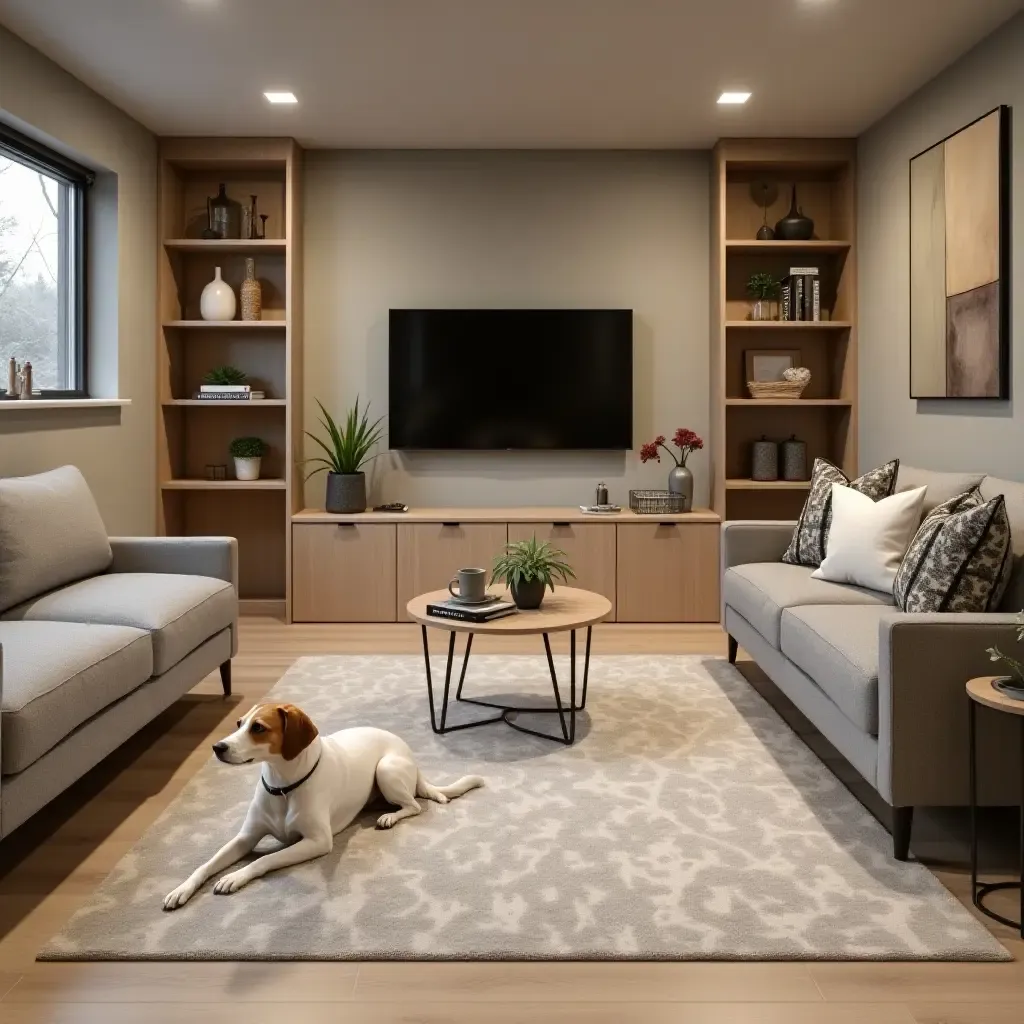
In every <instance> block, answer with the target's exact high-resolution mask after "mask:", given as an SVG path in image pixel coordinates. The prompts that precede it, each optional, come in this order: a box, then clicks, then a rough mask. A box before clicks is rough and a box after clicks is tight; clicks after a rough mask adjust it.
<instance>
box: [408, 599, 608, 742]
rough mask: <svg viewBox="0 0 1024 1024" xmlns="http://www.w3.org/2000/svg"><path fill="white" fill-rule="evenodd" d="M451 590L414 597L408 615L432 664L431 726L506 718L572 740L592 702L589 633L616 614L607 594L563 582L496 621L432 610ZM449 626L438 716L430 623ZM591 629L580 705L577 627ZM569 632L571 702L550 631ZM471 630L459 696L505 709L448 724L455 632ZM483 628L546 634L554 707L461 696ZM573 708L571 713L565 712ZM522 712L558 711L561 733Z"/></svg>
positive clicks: (439, 728)
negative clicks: (561, 683)
mask: <svg viewBox="0 0 1024 1024" xmlns="http://www.w3.org/2000/svg"><path fill="white" fill-rule="evenodd" d="M450 597H451V595H450V594H449V593H448V591H447V590H435V591H432V592H431V593H429V594H420V596H419V597H414V598H413V599H412V600H411V601H410V602H409V603H408V604H407V605H406V608H405V610H406V612H407V613H408V614H409V617H410V618H412V619H415V620H416V622H418V623H419V624H420V631H421V632H422V634H423V660H424V662H425V664H426V668H427V698H428V700H429V701H430V726H431V728H432V729H433V730H434V732H436V733H439V734H444V733H446V732H455V731H456V730H457V729H474V728H476V727H477V726H480V725H491V724H492V723H494V722H504V723H505V724H506V725H509V726H511V727H512V728H513V729H518V730H519V732H527V733H530V734H531V735H532V736H542V737H543V738H544V739H547V740H555V741H556V742H561V743H565V744H566V745H568V744H571V743H572V742H573V741H574V740H575V738H576V712H577V711H582V710H583V709H584V708H585V707H586V706H587V678H588V676H589V673H590V635H591V630H592V628H593V625H594V623H595V622H600V621H601V620H602V619H604V618H607V616H608V615H609V614H610V613H611V610H612V605H611V602H610V601H609V600H608V598H606V597H602V596H601V595H600V594H593V593H591V592H590V591H589V590H576V589H574V588H573V587H558V588H557V589H556V590H555V592H554V593H551V592H550V591H549V592H548V593H547V594H546V595H545V596H544V602H543V604H542V605H541V606H540V608H537V609H535V610H532V611H519V612H516V614H515V615H507V616H505V617H504V618H501V619H495V620H494V621H493V622H459V621H457V620H455V619H442V618H438V617H437V616H434V615H428V614H427V605H428V604H434V603H438V602H441V601H447V600H448V599H449V598H450ZM428 626H431V627H433V628H434V629H445V630H447V631H448V633H449V637H448V664H447V667H446V669H445V674H444V697H443V699H442V701H441V716H440V720H438V717H437V714H436V711H435V707H434V683H433V679H432V678H431V674H430V647H429V645H428V642H427V627H428ZM584 628H585V629H586V631H587V640H586V653H585V654H584V659H583V685H582V692H581V698H580V703H579V704H578V705H577V704H576V630H577V629H584ZM566 632H568V633H569V704H568V707H566V706H564V705H563V704H562V697H561V694H560V692H559V689H558V677H557V676H556V675H555V662H554V660H553V659H552V657H551V641H550V639H549V635H550V634H551V633H566ZM456 633H466V634H468V636H467V637H466V652H465V654H464V655H463V657H462V671H461V672H460V674H459V685H458V689H457V690H456V691H455V699H456V700H457V701H462V702H463V703H466V704H478V705H479V706H480V707H485V708H496V709H497V710H499V711H500V712H501V714H500V715H494V716H492V717H491V718H484V719H481V720H479V721H475V722H461V723H459V724H458V725H448V724H447V718H448V694H449V692H450V689H451V681H452V663H453V661H454V658H455V634H456ZM478 633H490V634H494V635H498V636H535V635H537V634H538V633H539V634H540V635H541V636H542V637H543V638H544V653H545V654H546V655H547V658H548V671H549V672H550V673H551V687H552V689H553V690H554V694H555V706H554V707H553V708H532V707H523V706H521V705H512V704H498V703H495V702H494V701H486V700H477V699H475V698H472V697H463V696H462V687H463V686H464V685H465V682H466V667H467V665H468V664H469V654H470V651H471V650H472V648H473V637H474V636H476V634H478ZM566 712H568V716H567V715H566ZM520 714H531V715H535V714H552V715H554V714H557V715H558V721H559V725H560V726H561V733H562V734H561V736H558V735H552V734H551V733H546V732H540V731H539V730H537V729H529V728H527V727H526V726H525V725H520V724H519V723H518V722H517V721H515V718H516V717H517V716H518V715H520Z"/></svg>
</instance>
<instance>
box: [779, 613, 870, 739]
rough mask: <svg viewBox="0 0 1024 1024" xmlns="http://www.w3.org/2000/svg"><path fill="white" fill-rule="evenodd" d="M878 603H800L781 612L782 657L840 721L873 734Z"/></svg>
mask: <svg viewBox="0 0 1024 1024" xmlns="http://www.w3.org/2000/svg"><path fill="white" fill-rule="evenodd" d="M886 614H887V609H886V608H884V607H883V606H881V605H861V606H859V607H854V608H842V607H839V606H838V605H829V606H822V605H805V606H803V607H800V608H787V609H786V611H785V612H783V614H782V628H781V636H782V653H783V654H784V655H785V656H786V657H787V658H789V660H790V661H791V662H793V664H794V665H796V666H797V668H799V669H801V670H802V671H803V672H805V673H806V674H807V675H809V676H810V677H811V679H813V680H814V682H815V684H816V685H817V687H818V689H820V690H822V691H824V692H825V694H827V695H828V697H829V698H830V699H831V700H832V702H833V703H834V704H835V705H836V706H837V707H838V708H839V710H840V711H842V713H843V714H844V715H846V717H847V718H848V719H849V720H850V721H851V722H853V724H854V725H856V726H857V728H858V729H863V730H864V732H866V733H868V734H870V735H871V736H877V735H878V624H879V621H880V620H881V618H882V616H883V615H886Z"/></svg>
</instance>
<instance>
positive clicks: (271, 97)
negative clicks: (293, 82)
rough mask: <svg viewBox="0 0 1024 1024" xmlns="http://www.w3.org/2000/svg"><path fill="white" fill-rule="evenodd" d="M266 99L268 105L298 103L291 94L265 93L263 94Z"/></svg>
mask: <svg viewBox="0 0 1024 1024" xmlns="http://www.w3.org/2000/svg"><path fill="white" fill-rule="evenodd" d="M263 95H264V96H266V97H267V100H268V102H270V103H298V102H299V101H298V100H297V99H296V98H295V93H293V92H265V93H264V94H263Z"/></svg>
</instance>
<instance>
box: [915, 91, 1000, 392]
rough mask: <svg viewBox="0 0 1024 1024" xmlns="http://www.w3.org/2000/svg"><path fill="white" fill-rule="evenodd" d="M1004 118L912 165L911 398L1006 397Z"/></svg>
mask: <svg viewBox="0 0 1024 1024" xmlns="http://www.w3.org/2000/svg"><path fill="white" fill-rule="evenodd" d="M1009 217H1010V112H1009V108H1007V107H997V108H996V109H995V110H992V111H990V112H989V113H987V114H985V115H984V116H983V117H979V118H978V120H976V121H973V122H972V123H971V124H969V125H967V126H966V127H965V128H961V129H960V130H959V131H958V132H954V134H952V135H950V136H949V137H948V138H945V139H943V140H942V141H941V142H938V143H936V144H935V145H934V146H932V147H931V148H929V149H926V150H925V151H924V152H923V153H918V155H917V156H915V157H913V158H912V159H911V161H910V397H911V398H997V399H1006V398H1009V397H1010V374H1009V370H1010V365H1009V364H1010V317H1009V311H1010V303H1009V290H1010V276H1009V271H1010V221H1009Z"/></svg>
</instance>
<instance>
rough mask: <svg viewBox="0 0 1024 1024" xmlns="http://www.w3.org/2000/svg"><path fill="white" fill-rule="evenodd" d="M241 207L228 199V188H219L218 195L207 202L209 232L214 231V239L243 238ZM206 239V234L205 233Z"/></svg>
mask: <svg viewBox="0 0 1024 1024" xmlns="http://www.w3.org/2000/svg"><path fill="white" fill-rule="evenodd" d="M240 213H241V207H240V206H239V204H238V203H236V202H235V201H234V200H233V199H229V198H228V193H227V186H226V185H224V184H223V183H221V184H220V186H218V189H217V194H216V195H215V196H210V197H208V198H207V200H206V217H207V221H208V224H209V227H208V229H207V230H209V231H212V232H213V235H212V237H213V238H240V237H241V217H240ZM203 237H204V238H206V237H207V235H206V232H205V231H204V232H203Z"/></svg>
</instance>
